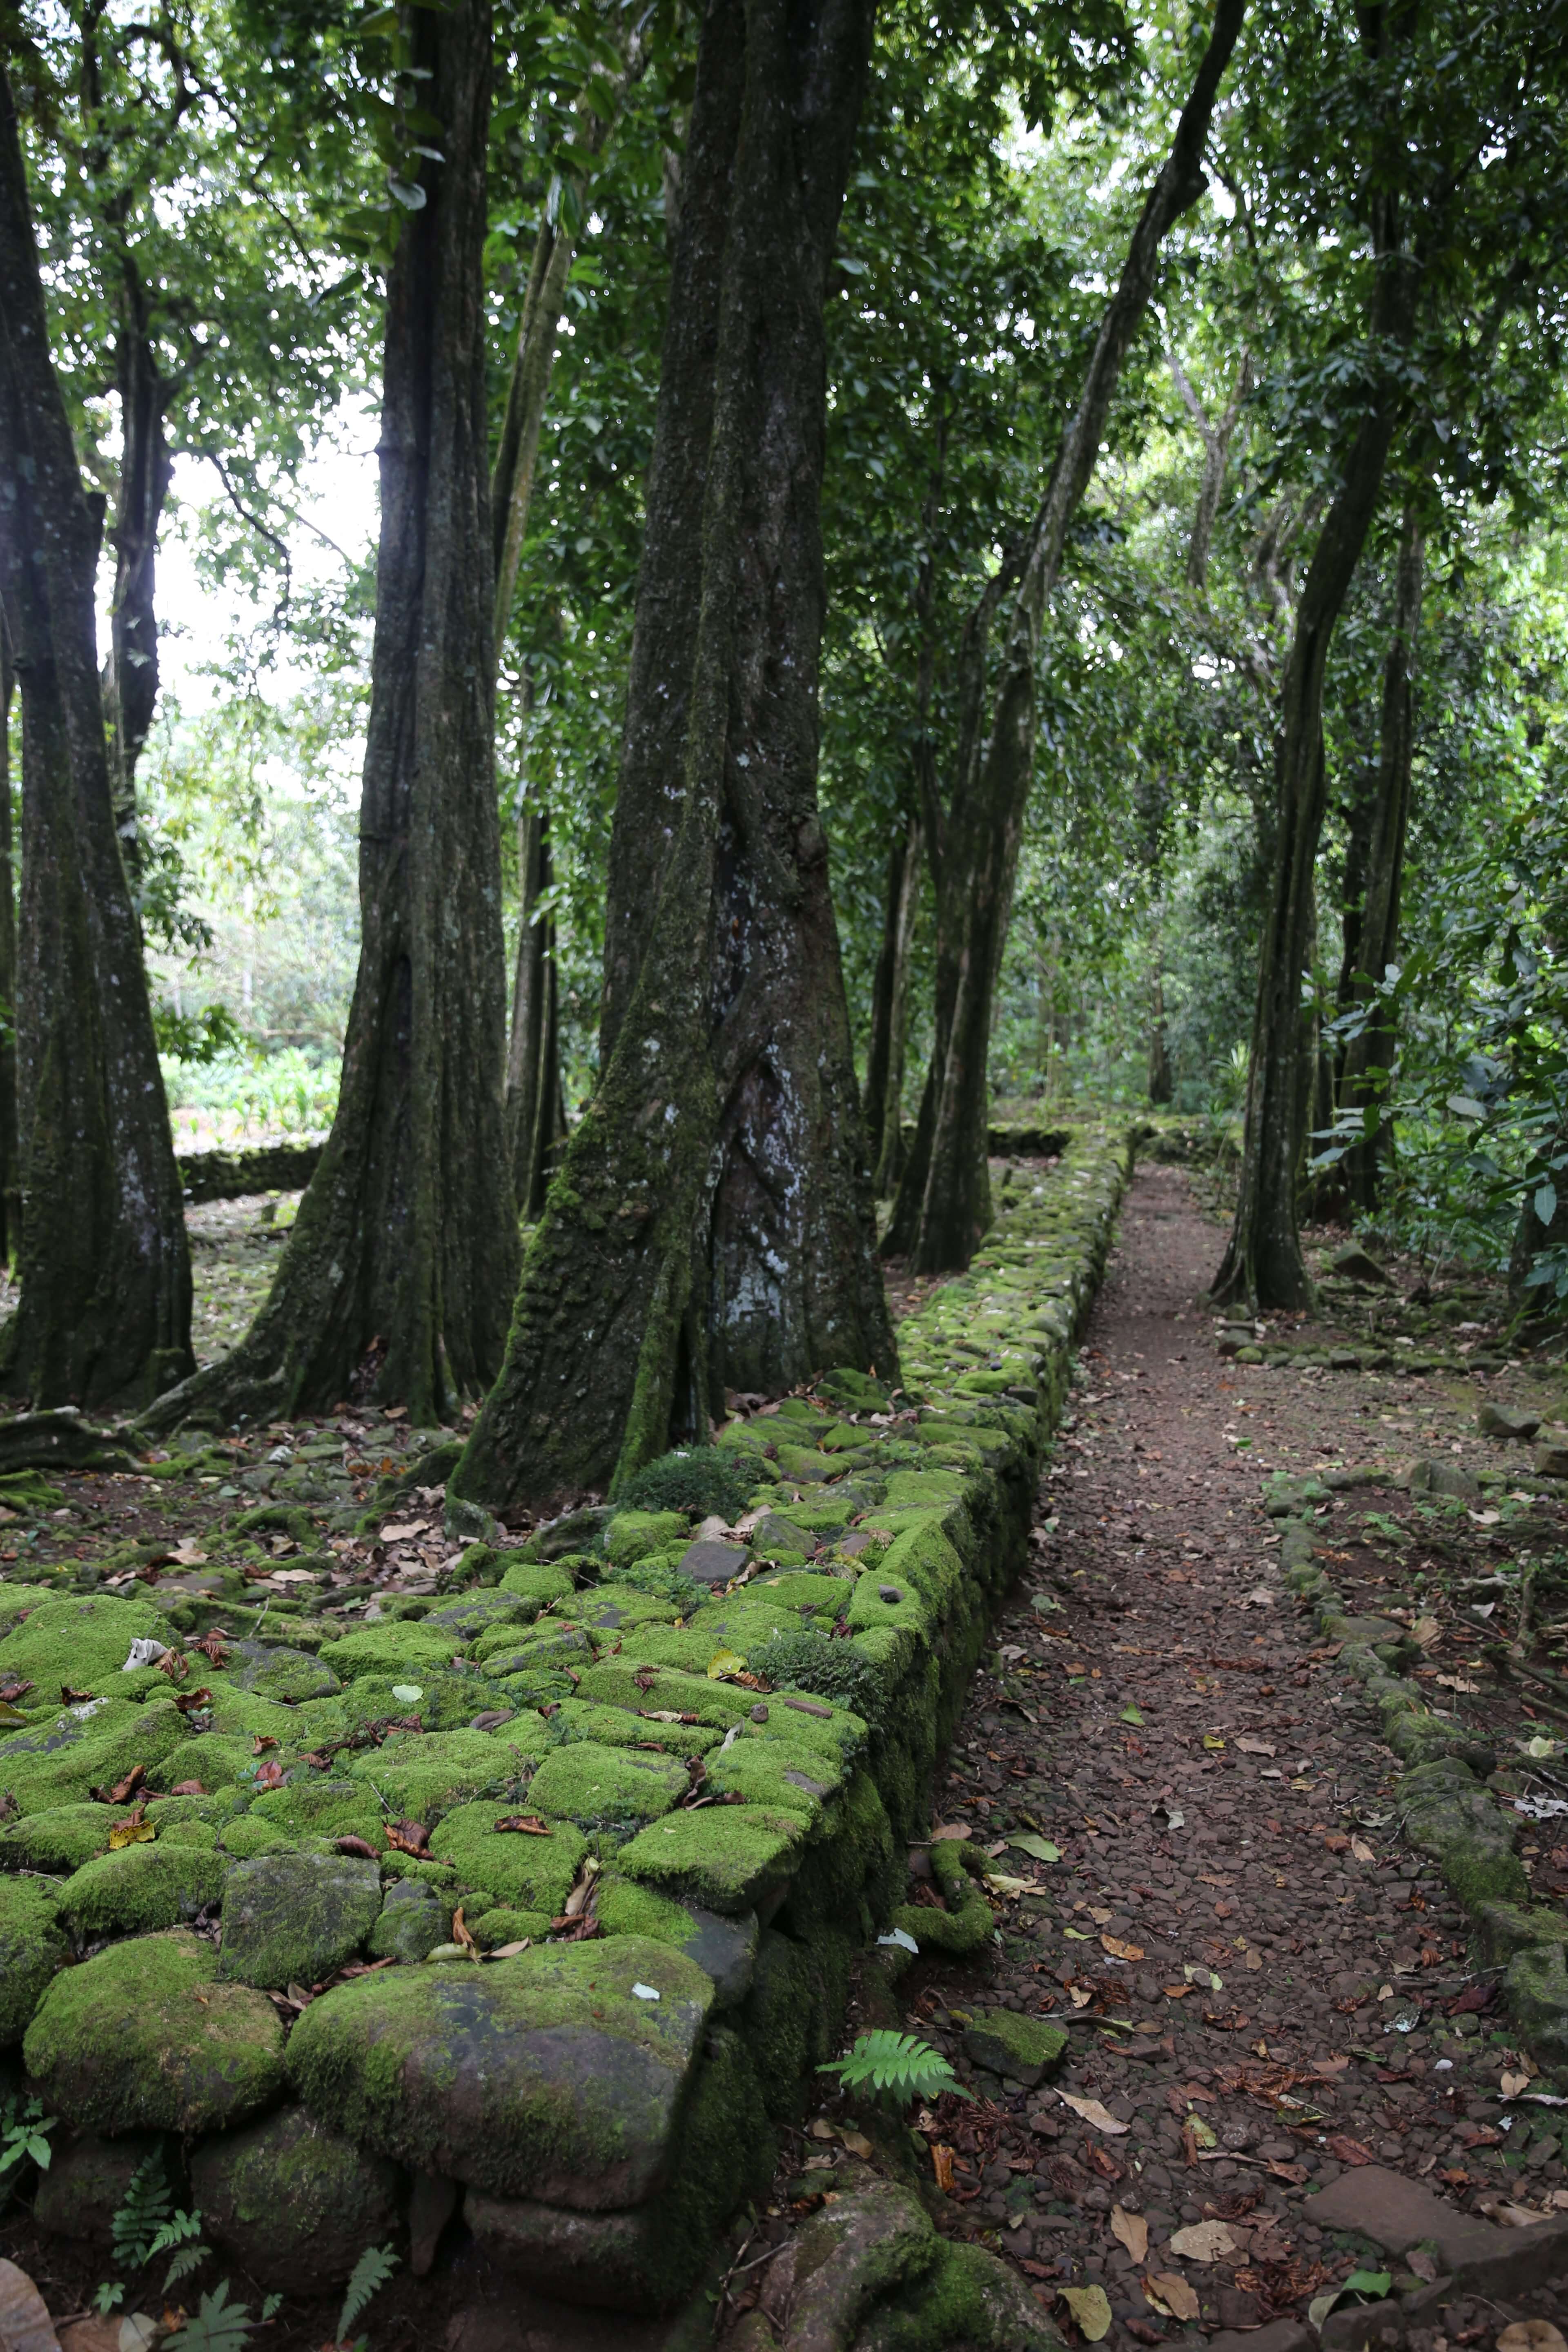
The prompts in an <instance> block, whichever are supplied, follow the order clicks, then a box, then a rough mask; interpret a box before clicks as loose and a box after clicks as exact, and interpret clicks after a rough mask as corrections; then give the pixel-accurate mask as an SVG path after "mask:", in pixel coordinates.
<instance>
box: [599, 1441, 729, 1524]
mask: <svg viewBox="0 0 1568 2352" xmlns="http://www.w3.org/2000/svg"><path fill="white" fill-rule="evenodd" d="M751 1494H752V1480H751V1478H750V1477H748V1475H747V1474H746V1472H745V1471H744V1469H743V1468H742V1466H741V1465H740V1464H739V1463H737V1462H736V1461H734V1459H733V1458H732V1457H731V1455H730V1454H727V1453H725V1452H723V1451H722V1450H721V1448H720V1447H718V1446H715V1445H699V1446H694V1447H692V1449H691V1450H690V1451H689V1453H687V1452H678V1453H675V1454H660V1456H659V1458H658V1461H657V1462H650V1463H649V1464H648V1465H647V1469H646V1470H639V1471H638V1472H637V1475H636V1477H635V1478H630V1479H628V1480H627V1482H626V1486H625V1487H624V1489H623V1490H622V1492H621V1493H620V1494H619V1495H617V1496H616V1503H617V1504H618V1505H619V1506H620V1507H622V1508H624V1509H626V1510H630V1511H688V1512H689V1513H690V1514H691V1515H692V1517H695V1518H700V1519H705V1518H708V1517H710V1516H711V1515H713V1514H714V1513H720V1514H721V1515H722V1517H724V1518H725V1519H726V1520H730V1521H733V1520H735V1519H738V1518H739V1517H740V1516H741V1514H742V1511H743V1510H744V1509H745V1507H746V1505H747V1503H748V1502H749V1501H750V1500H751Z"/></svg>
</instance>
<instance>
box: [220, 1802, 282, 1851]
mask: <svg viewBox="0 0 1568 2352" xmlns="http://www.w3.org/2000/svg"><path fill="white" fill-rule="evenodd" d="M218 1843H219V1844H220V1845H221V1846H222V1848H223V1851H224V1852H225V1853H226V1854H227V1855H228V1856H229V1857H230V1859H231V1860H232V1861H235V1862H254V1861H255V1859H256V1857H257V1855H258V1853H292V1852H293V1850H294V1846H295V1844H296V1843H297V1841H296V1840H295V1839H293V1838H291V1837H290V1836H289V1832H288V1831H287V1830H280V1829H275V1828H274V1827H273V1826H272V1824H271V1823H270V1822H264V1821H262V1820H260V1819H259V1818H258V1816H257V1815H256V1814H255V1813H241V1814H240V1815H239V1816H238V1818H237V1820H235V1821H232V1822H226V1824H225V1826H224V1828H223V1830H222V1831H221V1832H220V1833H219V1837H218Z"/></svg>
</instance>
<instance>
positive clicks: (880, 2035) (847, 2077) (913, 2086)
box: [816, 2027, 973, 2107]
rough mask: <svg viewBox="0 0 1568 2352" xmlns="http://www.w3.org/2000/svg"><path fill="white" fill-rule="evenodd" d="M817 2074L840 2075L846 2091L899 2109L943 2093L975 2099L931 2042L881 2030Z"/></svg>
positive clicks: (865, 2035) (863, 2036)
mask: <svg viewBox="0 0 1568 2352" xmlns="http://www.w3.org/2000/svg"><path fill="white" fill-rule="evenodd" d="M816 2071H817V2073H818V2074H837V2077H838V2079H839V2082H840V2083H841V2084H843V2086H844V2088H845V2089H846V2090H847V2091H858V2090H869V2091H871V2092H872V2093H873V2094H874V2095H876V2096H877V2097H878V2098H882V2099H886V2100H887V2101H888V2102H889V2105H894V2106H899V2107H903V2106H907V2105H909V2103H910V2100H911V2099H939V2098H941V2096H942V2093H943V2092H944V2091H951V2092H952V2093H953V2094H954V2095H955V2096H957V2097H959V2098H963V2099H967V2098H971V2097H973V2093H972V2092H969V2091H966V2090H965V2089H964V2088H963V2084H961V2083H960V2082H959V2080H958V2077H957V2075H956V2074H954V2073H953V2071H952V2067H951V2066H950V2065H949V2063H948V2062H947V2060H946V2059H945V2058H944V2057H943V2056H942V2053H941V2051H940V2050H933V2049H932V2048H931V2043H930V2042H921V2040H920V2039H919V2038H918V2037H917V2036H916V2035H915V2034H913V2033H893V2032H889V2031H887V2030H886V2029H885V2028H880V2027H879V2029H878V2031H877V2032H874V2033H862V2034H861V2035H860V2036H859V2037H858V2040H857V2042H855V2045H854V2047H853V2049H852V2050H851V2051H850V2053H849V2054H848V2056H847V2058H834V2059H830V2060H829V2061H828V2063H827V2064H826V2065H825V2066H819V2067H818V2068H817V2070H816Z"/></svg>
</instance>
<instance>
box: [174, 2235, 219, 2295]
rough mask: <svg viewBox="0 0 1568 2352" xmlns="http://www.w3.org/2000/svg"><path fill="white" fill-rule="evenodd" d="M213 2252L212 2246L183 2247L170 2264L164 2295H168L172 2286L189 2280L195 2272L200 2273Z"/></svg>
mask: <svg viewBox="0 0 1568 2352" xmlns="http://www.w3.org/2000/svg"><path fill="white" fill-rule="evenodd" d="M211 2252H212V2248H211V2247H210V2246H203V2245H195V2246H182V2247H181V2248H180V2251H179V2252H178V2253H177V2254H176V2255H175V2256H174V2261H173V2262H172V2263H170V2264H169V2268H168V2271H167V2273H166V2274H165V2276H164V2280H163V2293H164V2294H168V2292H169V2289H170V2288H171V2287H172V2286H177V2285H178V2284H179V2282H180V2281H181V2279H184V2278H189V2277H190V2275H191V2273H192V2272H193V2271H199V2270H200V2268H201V2266H202V2264H203V2263H205V2261H206V2259H207V2256H208V2255H209V2254H210V2253H211Z"/></svg>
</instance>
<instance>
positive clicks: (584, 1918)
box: [550, 1911, 605, 1944]
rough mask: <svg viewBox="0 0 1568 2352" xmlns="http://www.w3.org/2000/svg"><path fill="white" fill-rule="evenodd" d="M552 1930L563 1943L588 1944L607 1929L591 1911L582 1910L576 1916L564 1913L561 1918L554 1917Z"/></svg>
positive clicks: (551, 1924) (553, 1934)
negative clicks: (601, 1925)
mask: <svg viewBox="0 0 1568 2352" xmlns="http://www.w3.org/2000/svg"><path fill="white" fill-rule="evenodd" d="M550 1932H551V1934H552V1936H554V1937H556V1938H557V1940H558V1941H559V1942H561V1943H563V1944H586V1943H590V1942H591V1941H592V1940H593V1938H594V1937H595V1936H602V1935H603V1934H604V1932H605V1931H604V1929H603V1928H602V1927H600V1925H599V1923H598V1921H597V1919H595V1916H594V1915H593V1913H592V1912H591V1911H580V1912H579V1913H578V1914H577V1916H576V1917H575V1918H570V1917H568V1916H566V1915H565V1914H564V1913H563V1915H562V1916H561V1917H560V1918H559V1919H552V1921H551V1922H550Z"/></svg>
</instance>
